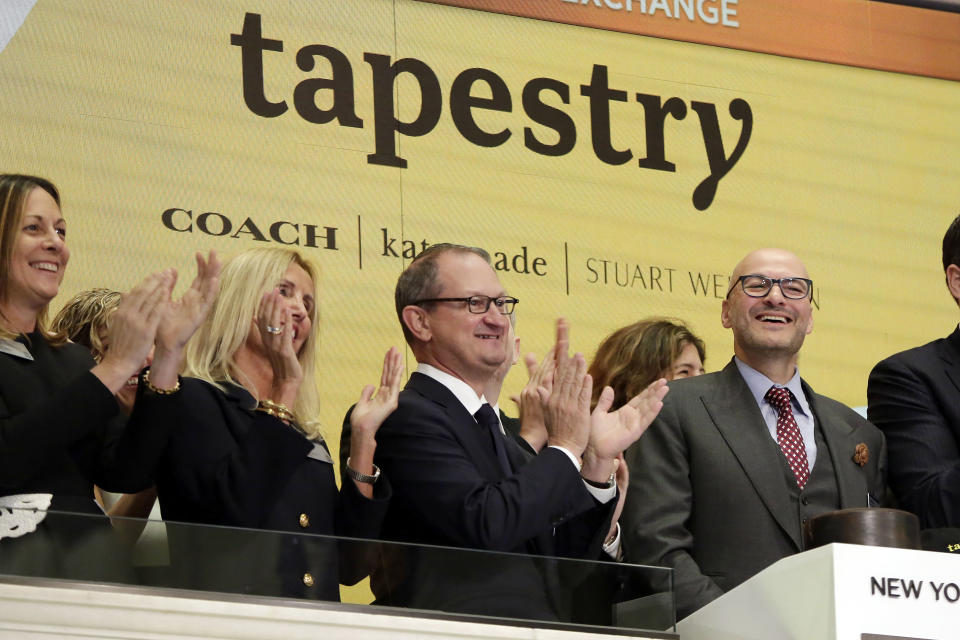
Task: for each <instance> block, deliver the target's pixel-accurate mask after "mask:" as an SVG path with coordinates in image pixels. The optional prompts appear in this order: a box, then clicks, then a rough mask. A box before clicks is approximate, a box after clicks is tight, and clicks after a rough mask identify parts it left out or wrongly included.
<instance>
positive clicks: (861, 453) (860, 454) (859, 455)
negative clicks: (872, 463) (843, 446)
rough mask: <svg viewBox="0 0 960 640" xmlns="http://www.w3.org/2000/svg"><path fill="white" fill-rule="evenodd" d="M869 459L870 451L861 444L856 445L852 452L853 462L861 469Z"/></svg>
mask: <svg viewBox="0 0 960 640" xmlns="http://www.w3.org/2000/svg"><path fill="white" fill-rule="evenodd" d="M869 459H870V451H869V450H867V445H866V444H865V443H863V442H861V443H860V444H858V445H857V448H856V449H855V450H854V452H853V461H854V462H856V463H857V464H858V465H860V466H861V467H862V466H863V465H865V464H867V460H869Z"/></svg>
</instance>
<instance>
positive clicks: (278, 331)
mask: <svg viewBox="0 0 960 640" xmlns="http://www.w3.org/2000/svg"><path fill="white" fill-rule="evenodd" d="M266 329H267V333H269V334H270V335H272V336H278V335H280V334H281V333H283V327H271V326H270V325H267V327H266Z"/></svg>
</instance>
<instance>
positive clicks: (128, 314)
mask: <svg viewBox="0 0 960 640" xmlns="http://www.w3.org/2000/svg"><path fill="white" fill-rule="evenodd" d="M196 261H197V277H196V278H195V279H194V281H193V283H192V284H191V285H190V288H189V289H187V291H186V292H184V294H183V296H181V297H180V298H179V299H178V300H174V299H173V298H172V292H173V288H174V286H175V285H176V284H177V271H176V269H164V270H162V271H158V272H156V273H153V274H151V275H149V276H147V277H146V278H145V279H144V280H143V282H141V283H140V284H138V285H137V286H136V287H134V288H133V289H131V290H130V291H129V292H127V293H125V294H123V296H122V298H121V300H120V306H119V307H118V308H117V310H116V311H115V312H114V313H113V314H112V315H111V317H110V335H109V345H110V347H109V348H108V349H107V352H106V354H105V355H104V358H103V360H102V361H101V362H100V364H99V365H97V366H96V367H94V369H93V373H94V375H96V376H97V377H98V378H100V380H101V381H102V382H103V383H104V385H105V386H106V387H107V388H108V389H110V391H111V392H113V393H116V392H117V390H119V389H120V388H121V387H122V386H123V385H124V384H125V383H126V381H127V379H128V378H130V377H131V376H132V375H134V374H136V373H137V372H139V371H140V369H141V368H142V367H143V365H144V362H145V361H147V359H148V355H149V354H150V351H151V349H153V348H154V346H156V353H155V355H154V358H153V365H152V366H151V381H152V383H153V384H154V385H156V386H158V387H161V388H167V387H172V386H174V385H175V384H176V381H177V371H178V369H179V366H180V355H181V353H182V350H183V346H184V344H186V341H187V339H188V338H189V337H190V336H191V335H193V333H194V331H196V330H197V327H198V326H199V325H200V323H201V322H202V321H203V319H204V318H205V317H206V315H207V313H208V312H209V310H210V307H211V306H212V304H213V300H214V299H215V298H216V294H217V286H218V283H219V276H220V266H221V265H220V260H219V259H218V258H217V253H216V251H211V252H210V253H209V256H208V257H207V258H206V259H204V257H203V254H201V253H197V254H196Z"/></svg>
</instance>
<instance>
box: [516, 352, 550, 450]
mask: <svg viewBox="0 0 960 640" xmlns="http://www.w3.org/2000/svg"><path fill="white" fill-rule="evenodd" d="M523 362H524V364H526V365H527V374H528V375H529V378H528V380H527V384H526V386H525V387H524V388H523V391H521V392H520V396H519V397H514V398H513V400H514V402H516V403H517V406H518V408H519V410H520V437H521V438H523V439H524V440H526V441H527V442H528V443H529V444H530V446H531V447H533V450H534V451H540V450H541V449H542V448H543V447H544V445H546V443H547V425H546V423H545V422H544V416H543V406H542V405H541V403H540V394H539V393H538V392H537V389H539V388H540V387H543V388H544V389H546V391H547V393H549V392H550V391H551V390H552V389H553V372H554V371H555V370H556V367H557V359H556V345H554V346H553V347H551V348H550V350H549V351H547V355H545V356H544V357H543V361H542V362H537V356H535V355H534V354H532V353H528V354H527V355H526V356H524V358H523Z"/></svg>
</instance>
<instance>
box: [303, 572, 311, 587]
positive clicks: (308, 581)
mask: <svg viewBox="0 0 960 640" xmlns="http://www.w3.org/2000/svg"><path fill="white" fill-rule="evenodd" d="M303 584H305V585H306V586H308V587H312V586H313V576H312V575H310V574H309V573H305V574H303Z"/></svg>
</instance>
